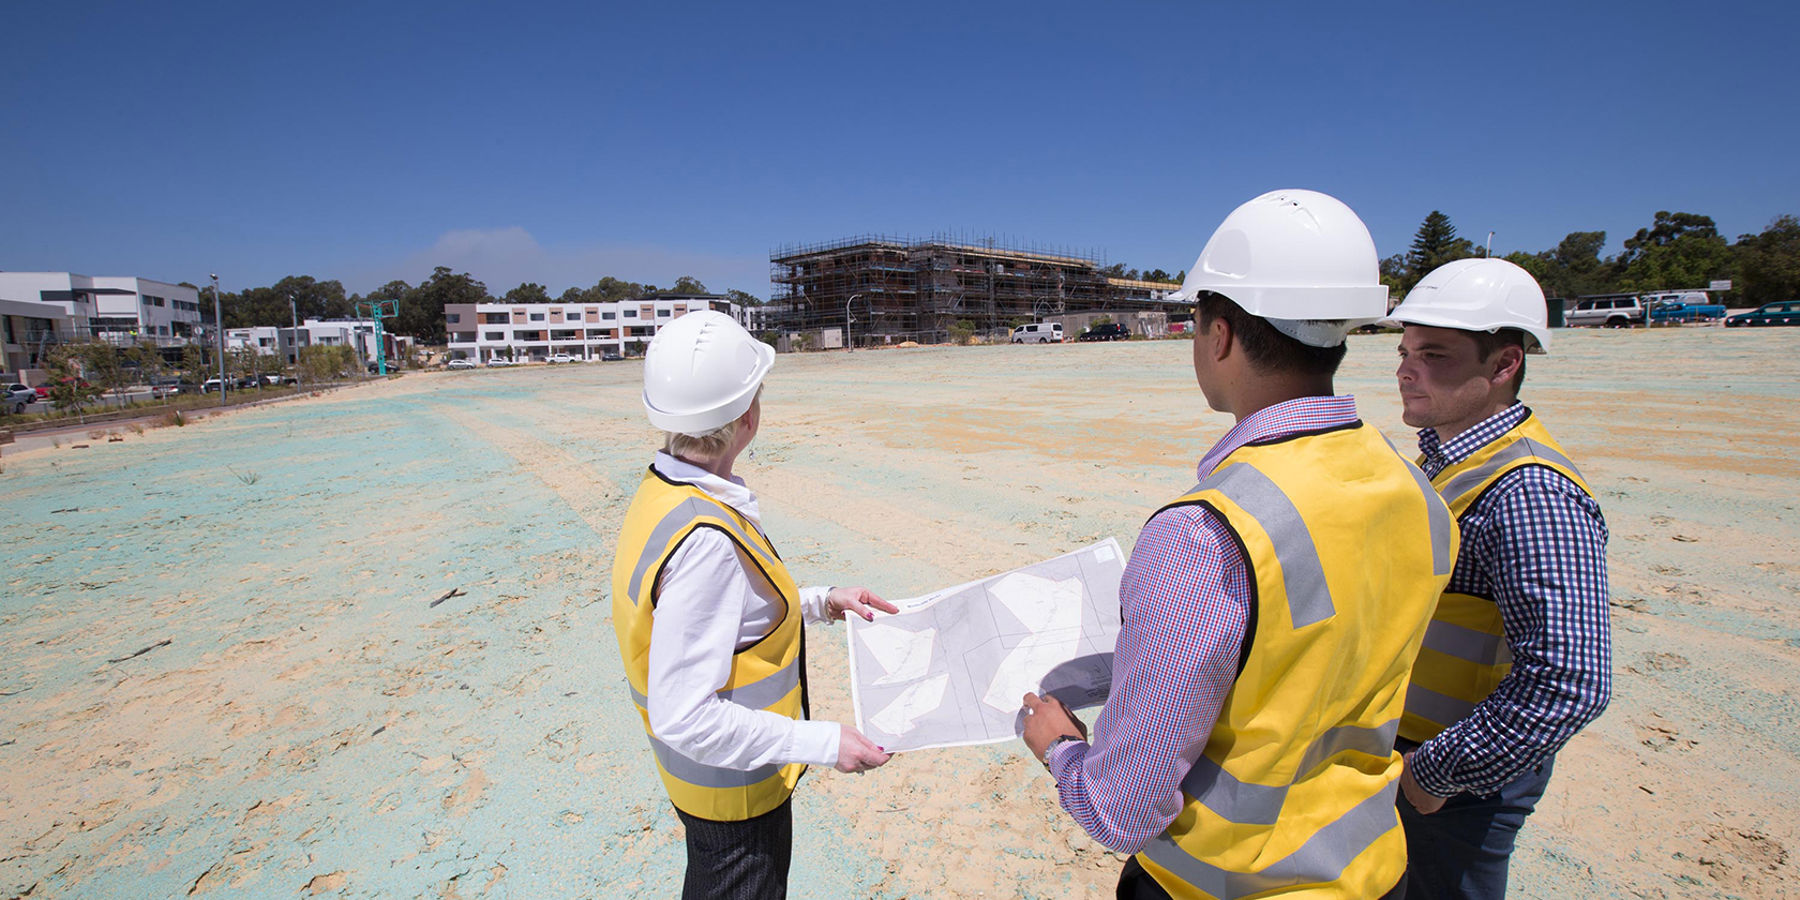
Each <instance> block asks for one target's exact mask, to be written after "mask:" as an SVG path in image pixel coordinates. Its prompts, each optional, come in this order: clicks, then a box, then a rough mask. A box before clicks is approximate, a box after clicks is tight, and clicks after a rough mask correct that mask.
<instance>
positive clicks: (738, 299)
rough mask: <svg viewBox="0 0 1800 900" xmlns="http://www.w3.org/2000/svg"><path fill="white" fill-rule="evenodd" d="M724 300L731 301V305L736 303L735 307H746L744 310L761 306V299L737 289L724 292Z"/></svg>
mask: <svg viewBox="0 0 1800 900" xmlns="http://www.w3.org/2000/svg"><path fill="white" fill-rule="evenodd" d="M725 299H726V300H729V301H731V302H732V303H736V304H737V305H739V306H742V307H746V308H748V307H752V306H761V305H763V302H762V298H761V297H758V296H756V295H755V294H752V293H750V292H749V291H740V290H738V289H737V288H732V289H731V290H729V291H726V292H725Z"/></svg>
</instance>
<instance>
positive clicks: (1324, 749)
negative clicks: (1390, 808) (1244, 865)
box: [1181, 721, 1400, 825]
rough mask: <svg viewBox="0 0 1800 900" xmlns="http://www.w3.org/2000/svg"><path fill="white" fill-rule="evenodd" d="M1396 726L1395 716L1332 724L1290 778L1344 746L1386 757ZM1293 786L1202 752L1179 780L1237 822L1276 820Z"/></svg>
mask: <svg viewBox="0 0 1800 900" xmlns="http://www.w3.org/2000/svg"><path fill="white" fill-rule="evenodd" d="M1399 728H1400V723H1399V722H1398V721H1393V722H1388V723H1387V724H1385V725H1383V726H1381V727H1380V728H1363V727H1361V726H1357V725H1340V726H1338V727H1337V728H1333V729H1331V730H1330V731H1327V732H1325V733H1324V734H1322V735H1320V736H1319V738H1318V739H1317V740H1315V741H1313V743H1312V746H1310V747H1308V748H1306V755H1305V756H1303V757H1301V759H1300V767H1299V768H1298V769H1296V770H1295V771H1294V780H1295V781H1299V780H1300V779H1302V778H1304V777H1306V775H1307V774H1309V773H1311V772H1312V770H1313V769H1315V768H1317V767H1318V765H1319V763H1322V762H1324V761H1325V760H1328V759H1331V758H1332V757H1334V756H1337V755H1338V754H1339V753H1343V752H1344V751H1346V750H1356V751H1359V752H1361V753H1366V754H1368V755H1370V756H1373V757H1377V758H1380V759H1386V758H1387V756H1388V754H1390V753H1392V752H1393V750H1394V735H1395V734H1396V733H1397V732H1398V731H1399ZM1291 787H1292V784H1277V785H1266V784H1252V783H1250V782H1246V781H1239V780H1238V779H1237V777H1236V776H1234V775H1232V774H1231V773H1230V772H1227V771H1225V769H1224V767H1222V766H1220V765H1219V764H1218V763H1216V762H1213V761H1212V760H1211V759H1209V758H1207V757H1206V756H1201V757H1200V759H1199V760H1197V761H1195V763H1194V767H1193V768H1192V769H1189V770H1188V774H1187V777H1186V778H1183V779H1182V780H1181V791H1182V793H1184V794H1187V795H1188V796H1190V797H1193V798H1194V799H1195V800H1197V801H1199V802H1200V804H1201V805H1203V806H1205V807H1206V808H1207V809H1209V810H1212V812H1213V813H1214V814H1215V815H1217V816H1218V817H1219V818H1221V819H1224V820H1226V821H1228V822H1235V823H1237V824H1240V825H1273V824H1275V822H1276V820H1277V819H1279V818H1280V817H1281V807H1282V805H1283V804H1284V803H1286V802H1287V794H1288V790H1289V788H1291Z"/></svg>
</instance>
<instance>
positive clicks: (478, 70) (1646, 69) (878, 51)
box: [0, 2, 1800, 296]
mask: <svg viewBox="0 0 1800 900" xmlns="http://www.w3.org/2000/svg"><path fill="white" fill-rule="evenodd" d="M1797 26H1800V12H1796V11H1795V8H1794V6H1793V5H1791V4H1775V3H1764V4H1739V3H1708V4H1696V3H1662V2H1640V3H1631V4H1623V3H1619V4H1599V5H1592V7H1590V5H1586V4H1563V3H1555V4H1551V3H1544V4H1536V3H1513V4H1453V5H1452V4H1429V5H1428V4H1417V5H1413V4H1406V5H1401V4H1391V5H1390V4H1348V3H1327V2H1316V3H1315V2H1287V3H1283V2H1265V3H1230V4H1227V3H1205V2H1189V3H1174V2H1158V3H1114V4H1099V3H1095V4H1068V3H1057V2H1042V3H967V2H965V3H959V4H948V3H936V2H915V3H907V4H883V5H875V4H859V3H831V4H825V3H817V4H814V3H791V4H780V3H772V4H726V3H708V4H686V3H665V4H649V3H641V2H639V3H632V4H617V5H615V4H610V3H566V4H565V3H552V4H531V3H514V4H497V3H459V2H439V3H431V4H424V3H418V4H402V3H366V4H365V3H356V4H350V3H314V4H280V5H273V4H259V3H243V2H233V3H173V4H141V3H130V4H126V3H100V2H93V3H22V2H21V3H10V4H5V5H0V123H4V128H0V269H9V270H49V271H62V270H71V271H77V272H83V273H86V274H93V275H140V276H143V277H149V278H156V279H161V280H165V281H182V280H186V281H190V282H195V283H199V282H200V281H201V280H202V279H204V278H205V276H206V274H207V273H209V272H215V271H216V272H218V273H220V277H221V281H222V284H223V285H224V286H225V287H226V289H227V290H236V289H241V288H244V287H250V286H257V285H265V284H270V283H273V282H274V281H275V280H277V279H279V278H281V277H283V276H286V275H295V274H304V275H312V276H314V277H316V278H320V279H329V278H335V279H339V280H341V281H343V282H344V284H345V286H346V287H347V288H348V289H350V290H352V291H364V290H367V289H369V288H371V287H373V286H376V285H378V284H381V283H383V282H385V281H387V280H390V279H394V278H400V279H405V280H406V281H408V282H413V283H417V282H418V281H420V280H422V279H424V278H425V277H426V276H428V275H429V274H430V272H431V268H432V266H434V265H447V266H451V267H453V268H455V269H456V270H458V271H469V272H471V273H472V274H474V275H475V276H476V277H478V278H480V279H482V280H483V281H485V282H486V283H487V285H488V288H489V290H490V291H492V292H493V293H494V294H496V295H499V294H501V293H504V292H505V291H506V290H508V289H510V288H511V287H513V286H515V285H517V284H518V283H519V282H520V281H525V280H531V281H538V282H541V283H545V284H547V285H548V286H549V287H550V289H551V291H552V293H557V292H560V291H561V290H562V289H563V288H565V287H568V286H570V285H587V284H591V283H593V282H594V281H595V280H597V279H598V278H599V277H600V276H602V275H613V276H616V277H621V278H626V279H630V280H636V281H644V282H652V283H657V284H662V285H665V286H666V285H668V284H669V283H671V282H673V281H674V280H675V278H676V277H677V276H679V275H683V274H692V275H695V276H697V277H699V278H700V279H701V280H702V281H704V282H705V283H706V284H707V285H708V286H709V287H711V288H713V289H715V290H724V289H727V288H739V289H743V290H747V291H750V292H751V293H753V294H757V295H758V296H767V294H768V292H769V284H768V257H769V252H770V250H771V249H772V248H775V247H778V246H783V245H788V244H794V243H809V242H817V241H825V240H832V239H836V238H839V237H844V236H849V235H856V234H864V233H881V234H895V235H901V236H907V235H910V236H916V237H922V236H926V235H930V234H932V233H935V232H940V231H953V232H956V233H959V234H961V235H964V236H986V235H993V236H995V238H996V239H997V240H998V241H999V242H1000V243H1003V244H1009V245H1014V246H1046V247H1055V248H1060V249H1065V250H1074V251H1079V252H1088V251H1092V252H1095V253H1097V254H1101V255H1104V257H1105V258H1106V259H1107V260H1108V261H1111V262H1123V263H1126V264H1127V265H1130V266H1133V267H1136V268H1143V269H1149V268H1157V267H1160V268H1163V269H1167V270H1169V271H1171V272H1173V271H1175V270H1177V269H1185V268H1187V267H1188V266H1189V265H1190V264H1191V263H1192V261H1193V259H1194V257H1195V256H1196V255H1197V254H1198V252H1199V250H1200V247H1201V246H1202V245H1203V244H1204V243H1205V241H1206V238H1207V236H1208V235H1209V234H1210V233H1211V231H1212V229H1213V227H1214V226H1215V225H1217V223H1218V221H1219V220H1220V219H1221V218H1223V217H1224V215H1225V214H1226V213H1227V212H1229V211H1230V210H1231V208H1232V207H1234V206H1235V205H1237V204H1238V203H1240V202H1242V201H1243V200H1246V199H1248V198H1250V197H1252V196H1254V195H1256V194H1259V193H1261V192H1263V191H1265V190H1269V189H1273V188H1278V187H1306V188H1313V189H1316V190H1322V191H1326V192H1327V193H1331V194H1335V195H1337V196H1338V197H1340V198H1342V199H1343V200H1345V201H1346V202H1348V203H1349V204H1350V205H1351V206H1352V207H1353V208H1355V209H1356V210H1357V211H1358V212H1359V213H1360V214H1361V215H1362V217H1363V219H1364V221H1366V222H1367V223H1368V225H1369V228H1370V231H1371V232H1372V233H1373V234H1374V237H1375V241H1376V245H1377V247H1378V248H1379V249H1380V251H1381V253H1382V254H1383V255H1387V254H1390V253H1395V252H1400V251H1403V250H1404V249H1405V247H1406V244H1407V243H1408V242H1409V241H1410V240H1411V237H1412V234H1413V232H1414V230H1415V229H1416V228H1417V227H1418V224H1419V221H1420V220H1421V219H1423V218H1424V217H1425V215H1426V213H1428V212H1430V211H1431V210H1433V209H1441V210H1443V211H1444V212H1446V213H1448V214H1449V215H1450V217H1451V218H1452V220H1453V221H1454V222H1455V223H1456V225H1457V227H1458V229H1459V230H1460V232H1461V233H1462V235H1463V236H1465V237H1468V238H1470V239H1472V240H1475V241H1476V242H1477V243H1480V242H1482V241H1484V240H1485V239H1486V237H1487V232H1488V231H1490V230H1492V231H1494V232H1495V235H1494V238H1493V241H1494V249H1495V251H1496V252H1497V253H1505V252H1508V251H1512V250H1520V249H1523V250H1530V251H1537V250H1542V249H1546V248H1548V247H1551V246H1553V245H1554V244H1555V243H1556V242H1557V241H1558V240H1560V239H1561V238H1562V236H1563V235H1564V234H1566V233H1568V232H1570V231H1576V230H1604V231H1606V232H1607V236H1608V244H1609V247H1608V252H1614V251H1616V250H1617V249H1618V247H1619V244H1620V242H1621V241H1622V240H1623V239H1624V238H1626V237H1628V236H1630V235H1631V234H1632V233H1633V232H1635V231H1636V230H1637V229H1638V228H1641V227H1646V226H1648V225H1649V224H1650V221H1651V218H1652V216H1653V215H1654V214H1655V212H1656V211H1657V210H1659V209H1669V210H1682V211H1688V212H1696V213H1703V214H1706V215H1710V216H1712V217H1713V218H1714V219H1715V220H1716V221H1717V222H1718V223H1719V227H1720V230H1721V231H1722V232H1723V233H1725V234H1726V235H1727V236H1728V237H1730V238H1735V237H1736V236H1737V235H1739V234H1741V233H1745V232H1757V231H1761V230H1762V229H1763V228H1764V227H1765V226H1766V225H1767V224H1768V222H1769V220H1770V219H1771V218H1773V217H1774V216H1777V215H1780V214H1784V213H1800V167H1797V166H1796V165H1795V156H1796V150H1797V148H1800V117H1796V115H1795V111H1796V110H1797V109H1800V102H1796V100H1797V97H1796V94H1797V89H1796V80H1795V77H1794V75H1793V71H1792V68H1791V53H1792V47H1791V40H1792V36H1793V35H1794V34H1795V33H1797V32H1800V27H1797Z"/></svg>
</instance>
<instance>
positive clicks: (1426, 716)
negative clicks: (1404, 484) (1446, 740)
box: [1400, 410, 1593, 744]
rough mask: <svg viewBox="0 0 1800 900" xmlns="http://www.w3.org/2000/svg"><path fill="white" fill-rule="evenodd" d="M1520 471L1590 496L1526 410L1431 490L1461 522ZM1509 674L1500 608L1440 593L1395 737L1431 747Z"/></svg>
mask: <svg viewBox="0 0 1800 900" xmlns="http://www.w3.org/2000/svg"><path fill="white" fill-rule="evenodd" d="M1423 461H1424V460H1423V458H1421V459H1420V462H1423ZM1524 466H1546V467H1548V468H1550V469H1553V470H1555V471H1557V472H1560V473H1562V474H1563V475H1564V476H1565V477H1567V478H1568V479H1569V480H1570V481H1573V482H1575V484H1576V486H1577V487H1580V488H1581V490H1582V492H1583V493H1587V494H1589V495H1590V496H1591V495H1592V493H1593V492H1592V491H1590V490H1589V489H1588V486H1587V482H1586V481H1584V480H1582V477H1581V473H1580V472H1579V471H1577V470H1576V469H1575V464H1574V463H1572V462H1570V461H1569V457H1568V456H1567V455H1565V454H1564V453H1563V450H1562V447H1560V446H1558V445H1557V443H1556V441H1555V439H1553V438H1551V437H1550V432H1549V430H1548V429H1546V428H1545V427H1544V426H1543V423H1541V422H1539V421H1538V420H1537V417H1535V416H1533V415H1531V413H1530V411H1529V410H1527V411H1526V415H1525V418H1524V420H1523V421H1521V422H1519V424H1518V425H1516V426H1514V427H1513V428H1512V429H1511V430H1509V431H1507V432H1506V433H1505V434H1503V435H1501V436H1500V437H1498V438H1495V439H1494V440H1493V441H1491V442H1489V443H1488V444H1487V445H1485V446H1483V447H1482V448H1481V449H1479V450H1476V451H1475V452H1474V453H1472V454H1470V455H1469V458H1468V459H1465V460H1463V461H1462V462H1459V463H1454V464H1452V465H1448V466H1445V467H1444V471H1442V472H1439V473H1438V475H1437V477H1436V478H1433V479H1432V480H1431V485H1432V487H1434V488H1436V489H1437V491H1438V493H1440V494H1442V495H1443V497H1444V502H1445V503H1448V504H1449V505H1450V512H1451V513H1452V514H1454V515H1455V516H1456V519H1457V521H1458V522H1459V523H1460V522H1461V521H1462V517H1463V515H1464V514H1465V513H1467V512H1468V511H1469V508H1470V507H1472V506H1474V505H1475V501H1476V500H1478V499H1480V497H1481V495H1482V494H1483V493H1484V492H1486V491H1487V489H1488V488H1489V487H1492V486H1493V484H1494V482H1496V481H1499V480H1500V478H1501V476H1503V475H1505V474H1506V473H1508V472H1511V471H1513V470H1514V469H1518V468H1521V467H1524ZM1511 671H1512V650H1511V648H1509V647H1508V646H1507V644H1506V629H1505V627H1503V625H1502V624H1501V621H1500V607H1499V605H1498V604H1496V603H1494V600H1493V598H1491V597H1481V596H1477V595H1475V594H1462V593H1456V592H1452V591H1446V592H1444V596H1443V597H1442V598H1441V599H1439V600H1438V604H1437V612H1435V613H1433V614H1432V617H1431V625H1430V627H1428V628H1427V629H1426V630H1425V647H1424V649H1422V650H1420V651H1419V661H1418V663H1417V664H1416V665H1415V666H1414V667H1413V675H1412V685H1411V686H1410V687H1408V688H1407V689H1406V715H1405V717H1403V718H1402V719H1401V720H1400V736H1401V737H1403V738H1406V739H1407V740H1409V741H1413V742H1415V743H1421V744H1422V743H1424V742H1426V741H1428V740H1431V739H1432V738H1433V737H1436V736H1437V734H1438V732H1440V731H1443V730H1444V729H1445V728H1447V727H1449V726H1450V725H1452V724H1454V723H1456V722H1458V721H1460V720H1462V719H1463V718H1464V717H1466V716H1467V715H1468V714H1469V713H1470V712H1471V711H1473V710H1474V709H1475V705H1476V704H1477V703H1480V702H1481V701H1482V700H1484V699H1486V698H1487V695H1488V694H1491V693H1493V692H1494V688H1495V687H1498V686H1499V684H1500V680H1501V679H1503V678H1505V677H1506V673H1508V672H1511Z"/></svg>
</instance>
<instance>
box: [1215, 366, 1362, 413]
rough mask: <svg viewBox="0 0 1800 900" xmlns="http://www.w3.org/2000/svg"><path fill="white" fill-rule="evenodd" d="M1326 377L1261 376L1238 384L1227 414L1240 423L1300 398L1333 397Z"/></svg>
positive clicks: (1329, 381) (1333, 393) (1329, 380)
mask: <svg viewBox="0 0 1800 900" xmlns="http://www.w3.org/2000/svg"><path fill="white" fill-rule="evenodd" d="M1334 396H1336V392H1334V391H1333V390H1332V385H1331V379H1330V378H1310V377H1301V376H1265V377H1261V378H1258V379H1256V380H1254V381H1251V382H1249V383H1247V384H1245V385H1243V386H1242V388H1241V390H1240V391H1239V393H1238V396H1237V397H1235V398H1232V403H1231V405H1230V407H1229V408H1230V410H1231V414H1232V415H1233V416H1235V417H1236V418H1237V421H1239V422H1242V421H1244V420H1245V419H1248V418H1250V417H1251V416H1253V415H1256V414H1257V413H1259V412H1262V411H1263V410H1265V409H1268V408H1269V407H1271V406H1276V405H1279V404H1282V403H1286V402H1288V401H1289V400H1299V399H1301V398H1303V397H1334Z"/></svg>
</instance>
